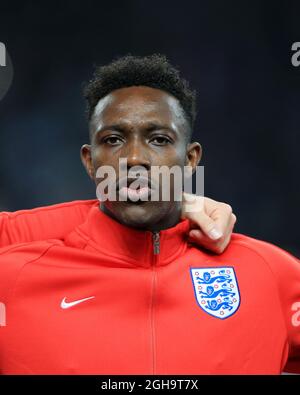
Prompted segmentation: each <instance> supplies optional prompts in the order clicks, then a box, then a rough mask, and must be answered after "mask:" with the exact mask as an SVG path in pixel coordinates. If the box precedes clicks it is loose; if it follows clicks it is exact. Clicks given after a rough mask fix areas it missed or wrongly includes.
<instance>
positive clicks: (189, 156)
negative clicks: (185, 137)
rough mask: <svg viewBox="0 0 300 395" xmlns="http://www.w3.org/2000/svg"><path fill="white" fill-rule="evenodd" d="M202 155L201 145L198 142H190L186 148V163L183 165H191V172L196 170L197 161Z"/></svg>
mask: <svg viewBox="0 0 300 395" xmlns="http://www.w3.org/2000/svg"><path fill="white" fill-rule="evenodd" d="M201 157H202V147H201V145H200V144H199V143H197V142H194V143H190V144H188V146H187V149H186V163H185V166H191V167H192V169H193V173H194V171H195V170H196V167H197V165H198V163H199V162H200V160H201Z"/></svg>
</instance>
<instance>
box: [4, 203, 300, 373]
mask: <svg viewBox="0 0 300 395" xmlns="http://www.w3.org/2000/svg"><path fill="white" fill-rule="evenodd" d="M54 209H55V208H53V207H52V208H51V207H50V208H49V207H46V208H42V209H37V211H33V212H31V214H29V213H26V215H25V217H26V223H27V224H28V223H30V221H31V223H32V226H31V227H29V228H30V229H31V232H32V231H33V230H32V229H34V228H35V226H36V227H37V228H39V229H40V228H41V224H40V223H39V221H40V220H41V218H42V221H43V224H46V225H47V221H46V219H47V216H48V215H49V213H51V210H54ZM76 210H80V212H82V213H83V214H82V215H83V217H85V221H84V222H83V223H82V224H81V225H79V226H76V227H75V228H74V229H73V230H71V229H70V232H69V233H68V235H67V236H65V237H64V239H63V240H58V239H49V240H45V241H35V242H30V243H22V244H14V245H11V246H8V247H3V248H1V249H0V372H1V373H2V374H279V373H280V372H282V371H283V370H285V371H293V372H300V264H299V261H298V260H297V259H296V258H294V257H293V256H291V255H290V254H289V253H287V252H285V251H283V250H281V249H280V248H278V247H276V246H274V245H271V244H269V243H266V242H262V241H259V240H255V239H253V238H250V237H247V236H244V235H240V234H233V236H232V241H231V243H230V245H229V246H228V248H227V249H226V250H225V252H224V253H223V254H221V255H214V254H212V253H209V252H207V251H204V250H201V249H198V248H195V247H194V246H192V245H190V244H189V243H187V241H186V232H187V230H188V228H189V222H188V220H183V221H181V222H180V223H179V224H177V225H176V226H175V227H173V228H169V229H167V230H163V231H161V232H159V233H151V232H149V231H140V230H137V229H133V228H129V227H126V226H124V225H122V224H120V223H118V222H117V221H115V220H113V219H111V218H110V217H108V216H107V215H105V214H104V213H102V212H101V211H100V210H99V208H98V202H97V201H93V202H85V203H84V202H81V203H77V202H74V203H67V204H65V205H60V214H58V216H59V215H62V217H63V219H64V221H65V223H66V224H65V227H66V228H67V227H68V224H67V223H68V218H69V222H70V225H69V226H70V227H71V224H72V223H74V217H75V216H76V215H77V216H78V213H75V211H76ZM23 214H24V213H23ZM34 214H36V215H34ZM52 214H53V213H52ZM31 216H32V217H31ZM23 217H24V216H23ZM50 217H51V216H50ZM50 217H49V221H48V227H54V226H55V223H53V218H54V217H55V215H54V216H53V215H52V217H51V221H50ZM5 218H6V219H9V220H10V225H12V223H11V222H13V221H19V222H18V225H20V223H22V212H21V213H19V214H18V213H17V214H15V215H9V214H3V216H2V233H1V238H2V240H4V241H2V243H8V242H15V241H16V240H17V239H18V237H19V239H21V240H22V239H25V240H26V237H28V238H29V236H30V237H32V238H35V237H34V236H37V235H33V234H31V235H24V234H19V235H17V234H13V233H14V232H13V231H11V232H8V228H9V226H8V222H7V221H5ZM13 228H15V231H16V232H17V229H19V228H18V226H15V227H13ZM29 228H26V226H24V232H26V230H28V229H29ZM11 230H12V228H11ZM45 231H46V230H45ZM49 232H50V233H51V229H47V232H46V233H47V234H49ZM21 233H22V232H21ZM8 235H9V236H8ZM2 236H3V237H2ZM40 236H41V234H40ZM6 237H7V239H6V240H5V238H6Z"/></svg>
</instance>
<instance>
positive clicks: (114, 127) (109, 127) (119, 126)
mask: <svg viewBox="0 0 300 395" xmlns="http://www.w3.org/2000/svg"><path fill="white" fill-rule="evenodd" d="M127 128H128V126H127V125H126V124H122V123H114V124H111V125H104V126H102V128H100V129H97V130H96V131H95V134H99V133H101V132H103V131H105V130H115V131H118V132H122V131H124V130H126V129H127ZM143 128H144V129H146V130H147V131H149V132H151V131H153V130H156V129H163V130H168V131H170V132H172V133H174V134H175V135H177V131H176V130H175V129H173V128H172V127H170V126H169V125H164V124H160V123H158V122H148V123H147V124H145V126H144V127H143Z"/></svg>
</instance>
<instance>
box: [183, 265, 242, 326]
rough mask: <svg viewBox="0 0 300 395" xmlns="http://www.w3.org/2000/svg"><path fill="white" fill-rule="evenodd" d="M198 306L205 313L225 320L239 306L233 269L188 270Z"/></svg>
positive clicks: (237, 288)
mask: <svg viewBox="0 0 300 395" xmlns="http://www.w3.org/2000/svg"><path fill="white" fill-rule="evenodd" d="M190 271H191V276H192V281H193V286H194V291H195V296H196V299H197V302H198V305H199V306H200V307H201V309H202V310H204V311H205V312H206V313H208V314H210V315H213V316H214V317H217V318H221V319H225V318H228V317H230V316H231V315H232V314H234V313H235V312H236V311H237V310H238V308H239V306H240V293H239V286H238V282H237V279H236V276H235V272H234V269H233V267H216V268H212V267H205V268H190Z"/></svg>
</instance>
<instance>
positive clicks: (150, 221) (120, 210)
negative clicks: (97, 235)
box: [110, 202, 162, 228]
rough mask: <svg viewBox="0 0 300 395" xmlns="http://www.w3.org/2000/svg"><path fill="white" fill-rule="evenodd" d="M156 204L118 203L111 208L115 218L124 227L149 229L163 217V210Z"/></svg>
mask: <svg viewBox="0 0 300 395" xmlns="http://www.w3.org/2000/svg"><path fill="white" fill-rule="evenodd" d="M153 203H154V202H141V203H127V202H126V203H123V202H122V203H120V202H119V203H118V204H116V205H114V207H110V211H111V213H112V214H113V217H114V218H115V219H116V220H117V221H118V222H121V223H122V224H124V225H127V226H131V227H133V228H149V227H151V226H152V225H154V224H155V223H157V222H158V221H159V220H160V219H161V217H162V210H161V208H160V206H159V205H158V204H157V202H156V204H153Z"/></svg>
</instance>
